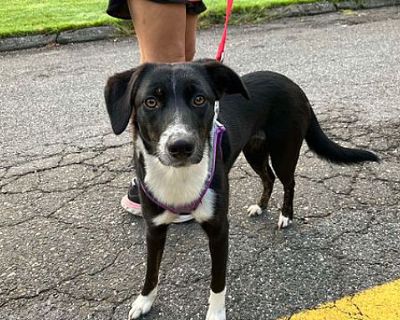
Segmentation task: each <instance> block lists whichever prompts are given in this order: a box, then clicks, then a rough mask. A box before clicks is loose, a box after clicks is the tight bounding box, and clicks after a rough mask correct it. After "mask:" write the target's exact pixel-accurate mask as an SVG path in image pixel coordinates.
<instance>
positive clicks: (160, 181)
mask: <svg viewBox="0 0 400 320" xmlns="http://www.w3.org/2000/svg"><path fill="white" fill-rule="evenodd" d="M136 147H137V150H138V151H139V152H140V153H142V154H143V157H144V165H145V169H146V177H145V179H144V182H145V183H146V186H147V187H148V188H149V190H150V191H151V192H152V193H153V195H154V196H155V197H156V199H157V200H159V201H160V202H162V203H165V204H166V205H171V206H182V205H185V204H189V203H191V202H193V201H194V200H196V199H197V198H198V197H199V195H200V193H201V191H202V190H203V187H204V183H205V181H206V179H207V176H208V162H209V147H208V143H206V145H205V147H204V153H203V157H202V159H201V161H200V162H199V163H196V164H192V165H190V166H187V167H171V166H166V165H164V164H162V163H161V161H160V160H159V158H158V157H157V156H153V155H151V154H149V153H147V152H146V149H145V147H144V145H143V141H142V139H141V138H140V137H138V138H137V140H136ZM209 203H213V201H207V205H208V204H209ZM202 215H203V214H200V213H199V216H202ZM200 219H201V218H200Z"/></svg>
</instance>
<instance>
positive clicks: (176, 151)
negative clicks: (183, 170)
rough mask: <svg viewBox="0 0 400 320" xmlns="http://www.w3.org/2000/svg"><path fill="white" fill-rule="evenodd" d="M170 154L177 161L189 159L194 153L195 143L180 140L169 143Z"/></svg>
mask: <svg viewBox="0 0 400 320" xmlns="http://www.w3.org/2000/svg"><path fill="white" fill-rule="evenodd" d="M167 148H168V152H169V154H170V155H171V156H173V157H174V158H177V159H185V158H189V157H190V156H191V155H192V154H193V151H194V143H193V142H191V141H188V140H184V139H179V140H175V141H172V142H170V143H168V146H167Z"/></svg>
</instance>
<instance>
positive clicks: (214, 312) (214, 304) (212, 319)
mask: <svg viewBox="0 0 400 320" xmlns="http://www.w3.org/2000/svg"><path fill="white" fill-rule="evenodd" d="M225 292H226V289H224V291H222V292H220V293H214V292H213V291H212V290H210V298H209V299H208V303H209V307H208V311H207V317H206V320H226V312H225Z"/></svg>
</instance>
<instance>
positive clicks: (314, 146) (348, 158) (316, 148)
mask: <svg viewBox="0 0 400 320" xmlns="http://www.w3.org/2000/svg"><path fill="white" fill-rule="evenodd" d="M310 109H311V108H310ZM306 141H307V144H308V147H309V148H310V149H311V151H313V152H315V153H316V154H317V155H318V156H320V157H321V158H323V159H325V160H328V161H331V162H334V163H338V164H352V163H358V162H364V161H377V162H379V158H378V157H377V156H376V155H375V154H374V153H372V152H370V151H366V150H361V149H351V148H345V147H341V146H340V145H338V144H337V143H335V142H333V141H332V140H330V139H329V138H328V137H327V136H326V135H325V133H324V132H323V131H322V129H321V127H320V125H319V123H318V120H317V117H316V116H315V113H314V111H313V110H312V109H311V122H310V126H309V127H308V131H307V134H306Z"/></svg>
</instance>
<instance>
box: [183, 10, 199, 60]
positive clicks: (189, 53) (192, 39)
mask: <svg viewBox="0 0 400 320" xmlns="http://www.w3.org/2000/svg"><path fill="white" fill-rule="evenodd" d="M197 20H198V15H197V14H188V15H186V34H185V58H186V61H192V60H193V58H194V55H195V53H196V28H197Z"/></svg>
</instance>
